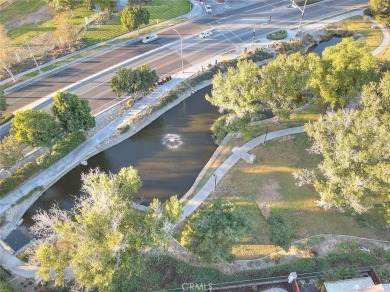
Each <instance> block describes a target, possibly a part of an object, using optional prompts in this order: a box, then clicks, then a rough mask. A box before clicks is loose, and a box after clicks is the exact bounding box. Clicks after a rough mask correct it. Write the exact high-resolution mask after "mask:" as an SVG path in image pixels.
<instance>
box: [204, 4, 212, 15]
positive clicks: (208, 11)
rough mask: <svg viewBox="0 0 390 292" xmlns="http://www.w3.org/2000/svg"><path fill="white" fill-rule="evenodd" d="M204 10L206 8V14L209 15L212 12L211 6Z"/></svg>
mask: <svg viewBox="0 0 390 292" xmlns="http://www.w3.org/2000/svg"><path fill="white" fill-rule="evenodd" d="M204 8H206V13H211V12H213V11H212V10H211V6H210V5H206V6H205V7H204Z"/></svg>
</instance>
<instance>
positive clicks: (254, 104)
mask: <svg viewBox="0 0 390 292" xmlns="http://www.w3.org/2000/svg"><path fill="white" fill-rule="evenodd" d="M259 77H260V76H259V66H257V64H256V63H253V62H252V61H247V60H243V61H239V62H238V63H237V68H233V67H229V68H228V72H227V73H226V74H222V72H218V73H217V74H216V75H215V76H214V77H213V81H212V83H213V89H212V91H211V96H209V95H206V99H207V100H208V101H209V102H210V103H211V104H212V105H215V106H218V107H219V108H220V111H221V112H228V113H230V114H232V115H235V116H237V117H244V116H246V115H247V114H248V113H249V114H251V113H254V112H256V111H259V110H262V109H264V108H265V105H264V103H262V102H261V101H260V99H259V95H260V87H259V79H260V78H259Z"/></svg>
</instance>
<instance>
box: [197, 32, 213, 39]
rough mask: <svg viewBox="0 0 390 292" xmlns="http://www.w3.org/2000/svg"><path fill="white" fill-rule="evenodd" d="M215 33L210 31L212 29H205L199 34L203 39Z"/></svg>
mask: <svg viewBox="0 0 390 292" xmlns="http://www.w3.org/2000/svg"><path fill="white" fill-rule="evenodd" d="M212 34H213V33H212V32H211V31H210V30H205V31H202V32H200V33H199V34H198V36H199V37H200V38H201V39H204V38H207V37H208V36H211V35H212Z"/></svg>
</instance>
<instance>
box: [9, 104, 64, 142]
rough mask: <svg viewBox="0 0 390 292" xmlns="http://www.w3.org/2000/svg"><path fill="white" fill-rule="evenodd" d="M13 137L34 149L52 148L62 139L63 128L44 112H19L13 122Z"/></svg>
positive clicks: (29, 110)
mask: <svg viewBox="0 0 390 292" xmlns="http://www.w3.org/2000/svg"><path fill="white" fill-rule="evenodd" d="M10 133H11V135H14V136H15V137H16V139H17V140H18V141H19V142H22V143H24V144H26V145H28V146H32V147H41V146H45V147H50V146H52V145H53V144H54V143H55V142H56V140H57V139H58V138H59V137H60V134H61V126H60V124H59V123H57V122H56V120H55V117H53V116H51V115H49V114H48V113H46V112H45V111H44V110H31V109H28V110H25V111H21V112H17V113H16V115H15V117H14V118H13V120H12V126H11V131H10Z"/></svg>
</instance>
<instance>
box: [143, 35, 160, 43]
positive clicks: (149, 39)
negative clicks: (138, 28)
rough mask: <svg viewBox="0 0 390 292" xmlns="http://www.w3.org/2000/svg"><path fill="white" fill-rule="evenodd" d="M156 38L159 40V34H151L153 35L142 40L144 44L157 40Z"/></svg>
mask: <svg viewBox="0 0 390 292" xmlns="http://www.w3.org/2000/svg"><path fill="white" fill-rule="evenodd" d="M155 40H157V35H156V34H151V35H148V36H146V37H145V38H144V39H143V40H142V42H143V43H144V44H147V43H150V42H153V41H155Z"/></svg>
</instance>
